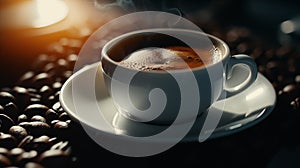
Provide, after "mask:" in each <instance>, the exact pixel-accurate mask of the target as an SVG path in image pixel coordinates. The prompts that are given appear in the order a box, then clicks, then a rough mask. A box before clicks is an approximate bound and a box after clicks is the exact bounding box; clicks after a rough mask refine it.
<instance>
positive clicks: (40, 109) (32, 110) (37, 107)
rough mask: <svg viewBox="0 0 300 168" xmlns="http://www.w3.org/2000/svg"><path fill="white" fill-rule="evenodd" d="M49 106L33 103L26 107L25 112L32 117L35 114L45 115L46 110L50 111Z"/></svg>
mask: <svg viewBox="0 0 300 168" xmlns="http://www.w3.org/2000/svg"><path fill="white" fill-rule="evenodd" d="M48 110H49V108H48V107H47V106H45V105H42V104H31V105H29V106H28V107H26V108H25V110H24V114H25V115H26V116H27V117H29V118H31V117H32V116H34V115H41V116H44V115H45V113H46V111H48Z"/></svg>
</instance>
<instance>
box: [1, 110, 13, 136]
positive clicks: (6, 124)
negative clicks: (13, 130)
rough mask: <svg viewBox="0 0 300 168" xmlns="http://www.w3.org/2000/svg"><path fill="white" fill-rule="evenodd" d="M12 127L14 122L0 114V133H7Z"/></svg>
mask: <svg viewBox="0 0 300 168" xmlns="http://www.w3.org/2000/svg"><path fill="white" fill-rule="evenodd" d="M13 125H15V122H14V121H13V120H12V119H11V118H10V117H9V116H7V115H5V114H0V131H4V132H7V131H8V130H9V128H10V127H12V126H13Z"/></svg>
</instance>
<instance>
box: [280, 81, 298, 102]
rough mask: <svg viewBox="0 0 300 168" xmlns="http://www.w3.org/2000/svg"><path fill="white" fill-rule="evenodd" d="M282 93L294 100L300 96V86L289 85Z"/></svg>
mask: <svg viewBox="0 0 300 168" xmlns="http://www.w3.org/2000/svg"><path fill="white" fill-rule="evenodd" d="M282 91H283V92H284V93H287V94H288V95H289V96H290V98H292V99H294V98H296V96H299V95H300V87H299V85H295V84H289V85H287V86H285V87H284V88H283V89H282Z"/></svg>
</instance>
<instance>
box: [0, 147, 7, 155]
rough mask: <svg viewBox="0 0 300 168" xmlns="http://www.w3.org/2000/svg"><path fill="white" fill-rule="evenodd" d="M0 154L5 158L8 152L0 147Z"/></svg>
mask: <svg viewBox="0 0 300 168" xmlns="http://www.w3.org/2000/svg"><path fill="white" fill-rule="evenodd" d="M0 154H1V155H5V156H7V155H8V154H9V151H8V150H7V149H6V148H2V147H0Z"/></svg>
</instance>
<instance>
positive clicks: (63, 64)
mask: <svg viewBox="0 0 300 168" xmlns="http://www.w3.org/2000/svg"><path fill="white" fill-rule="evenodd" d="M68 66H69V63H68V62H67V61H66V60H65V59H63V58H60V59H58V60H57V62H56V68H57V70H58V71H59V72H63V71H65V70H67V69H68Z"/></svg>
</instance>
